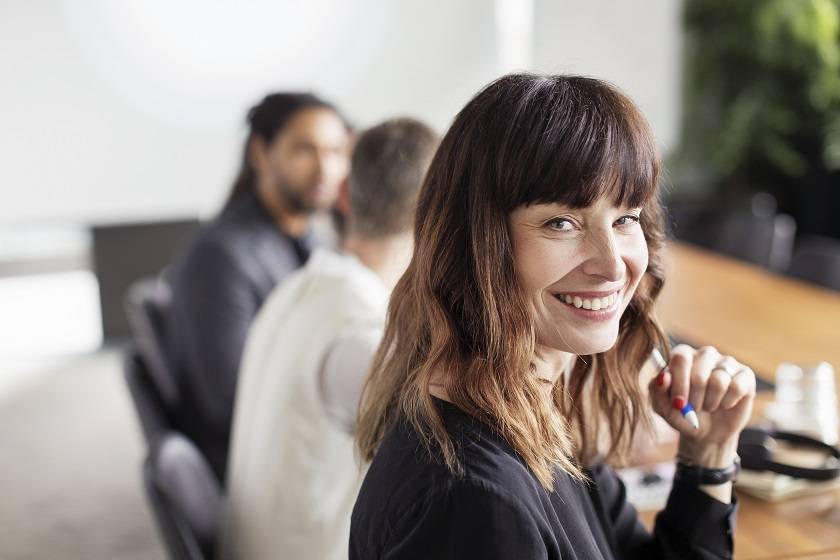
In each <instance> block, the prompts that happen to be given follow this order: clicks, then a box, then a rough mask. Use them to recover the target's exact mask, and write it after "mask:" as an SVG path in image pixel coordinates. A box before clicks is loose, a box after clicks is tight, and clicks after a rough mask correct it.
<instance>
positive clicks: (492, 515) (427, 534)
mask: <svg viewBox="0 0 840 560" xmlns="http://www.w3.org/2000/svg"><path fill="white" fill-rule="evenodd" d="M393 527H394V530H393V532H392V533H391V535H390V536H389V538H388V539H387V541H386V545H385V548H384V551H383V552H384V553H383V554H382V556H381V558H382V560H415V559H416V560H420V559H423V560H427V559H429V558H435V559H439V560H470V559H473V558H475V559H479V558H480V559H482V560H502V559H504V560H510V559H512V558H528V559H529V560H544V559H546V558H547V556H546V546H545V543H544V542H543V539H542V536H541V534H540V531H539V529H538V528H537V524H536V522H535V521H534V519H533V518H532V517H531V516H530V515H529V514H528V513H527V511H526V510H525V509H524V508H523V507H522V506H521V505H520V504H519V502H518V501H517V500H516V498H515V497H513V496H512V495H510V494H509V493H508V492H506V491H505V490H503V489H501V488H497V487H492V486H489V485H487V484H483V483H481V482H476V481H457V482H454V483H453V484H451V485H448V487H447V488H445V489H442V490H436V491H435V492H433V493H432V494H430V495H428V496H427V497H426V498H425V499H424V500H422V501H421V502H420V503H418V504H417V505H416V506H415V507H414V508H412V509H410V510H409V511H407V512H406V514H405V515H404V516H403V517H402V518H401V519H400V520H398V521H397V522H396V523H395V524H394V525H393Z"/></svg>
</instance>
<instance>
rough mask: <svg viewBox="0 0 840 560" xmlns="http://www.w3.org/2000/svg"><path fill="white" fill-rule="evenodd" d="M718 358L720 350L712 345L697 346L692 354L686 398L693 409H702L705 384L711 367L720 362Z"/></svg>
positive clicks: (704, 398)
mask: <svg viewBox="0 0 840 560" xmlns="http://www.w3.org/2000/svg"><path fill="white" fill-rule="evenodd" d="M720 359H721V357H720V352H718V351H717V349H715V348H713V347H712V346H703V347H702V348H698V349H697V351H696V352H695V354H694V360H693V361H692V363H691V377H690V378H689V383H690V387H689V390H688V400H689V402H691V404H692V405H693V406H694V409H695V410H703V404H704V402H705V400H706V386H707V384H708V382H709V377H710V376H711V372H712V368H714V367H715V364H717V363H718V362H720Z"/></svg>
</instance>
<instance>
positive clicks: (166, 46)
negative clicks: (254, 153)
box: [0, 0, 679, 225]
mask: <svg viewBox="0 0 840 560" xmlns="http://www.w3.org/2000/svg"><path fill="white" fill-rule="evenodd" d="M522 1H526V0H522ZM678 4H679V3H678V2H675V1H673V0H655V1H649V2H645V3H633V2H609V1H607V0H599V1H593V2H573V1H571V0H563V1H559V0H553V1H552V0H536V2H535V6H534V14H535V18H536V21H535V37H534V44H533V46H534V50H533V59H534V66H535V68H536V69H538V70H541V71H575V72H582V73H586V74H591V75H596V76H599V77H604V78H608V79H611V80H612V81H614V82H615V83H617V84H618V85H620V86H622V87H624V88H625V89H626V90H627V91H628V92H629V93H630V94H631V95H633V96H634V97H635V98H636V99H637V100H638V101H639V102H640V104H641V105H642V108H643V109H644V110H645V111H646V113H647V114H648V116H649V118H650V120H651V122H652V124H653V126H654V129H655V132H656V133H657V135H658V137H659V139H660V141H661V142H662V143H663V144H664V145H665V146H668V145H670V144H671V143H672V142H673V137H674V132H675V130H676V109H677V108H676V97H677V82H676V77H677V68H676V60H677V56H676V53H677V46H678V42H679V41H678V33H677V26H678V22H677V15H676V14H677V9H678ZM638 6H643V7H644V13H641V12H639V9H638V8H637V7H638ZM497 47H498V40H497V32H496V29H495V23H494V3H493V2H492V1H490V0H448V1H447V0H306V1H301V2H296V1H292V0H285V1H281V0H273V1H269V0H265V1H250V2H233V1H230V0H226V1H217V2H206V1H200V0H176V1H172V0H134V1H130V0H126V1H118V2H115V1H112V0H18V1H14V0H0V84H2V86H0V225H14V224H20V223H24V222H31V221H37V222H41V223H44V222H48V223H55V222H80V223H90V222H113V221H124V220H134V219H148V218H162V217H167V216H179V215H195V214H196V213H201V214H205V215H206V214H208V213H212V212H213V211H215V209H216V208H217V206H218V205H219V203H220V202H221V200H222V199H223V198H224V196H225V194H226V191H227V189H228V186H229V184H230V182H231V180H232V178H233V175H234V173H235V170H236V166H237V164H238V160H239V156H240V149H241V142H242V140H243V135H244V126H243V124H242V123H243V119H244V112H245V110H246V109H247V107H248V106H250V105H251V104H252V103H254V102H255V101H257V100H258V99H259V98H260V97H261V96H262V95H263V94H264V93H266V92H267V91H270V90H277V89H285V88H310V89H314V90H315V91H317V92H319V93H321V94H322V95H324V96H325V97H328V98H329V99H332V100H334V101H335V102H337V103H338V104H339V105H340V106H341V107H342V108H343V109H344V110H345V112H346V113H347V114H348V115H349V116H350V117H351V119H353V120H354V121H355V122H356V123H358V124H359V125H361V126H365V125H369V124H372V123H374V122H376V121H377V120H379V119H383V118H386V117H389V116H393V115H396V114H410V115H414V116H418V117H421V118H424V119H426V120H428V121H429V122H431V123H432V124H433V125H435V126H437V127H438V128H440V129H444V128H445V127H446V125H447V123H448V122H449V121H450V119H451V118H452V116H453V115H454V113H455V112H456V111H457V110H458V109H459V108H460V107H461V106H462V105H463V104H464V102H465V101H466V100H467V99H468V98H469V96H470V95H472V94H473V93H474V92H475V91H476V90H477V89H478V88H479V87H480V86H481V85H483V84H484V83H485V82H487V81H489V80H490V79H492V78H493V77H495V76H497V75H498V74H500V73H501V72H502V71H504V70H509V68H502V65H501V64H500V63H499V62H498V60H499V56H498V53H497Z"/></svg>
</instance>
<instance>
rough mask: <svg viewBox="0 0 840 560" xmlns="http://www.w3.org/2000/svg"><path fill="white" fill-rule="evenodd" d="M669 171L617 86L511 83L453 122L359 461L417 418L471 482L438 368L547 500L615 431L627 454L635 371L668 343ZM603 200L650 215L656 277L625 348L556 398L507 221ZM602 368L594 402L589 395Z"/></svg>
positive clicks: (640, 298) (518, 78)
mask: <svg viewBox="0 0 840 560" xmlns="http://www.w3.org/2000/svg"><path fill="white" fill-rule="evenodd" d="M659 168H660V164H659V158H658V154H657V150H656V146H655V141H654V139H653V135H652V133H651V131H650V128H649V126H648V124H647V122H646V121H645V119H644V117H643V116H642V114H641V113H640V112H639V110H638V109H637V108H636V106H635V105H634V104H633V102H632V101H631V100H630V99H629V98H628V97H627V96H626V95H624V94H623V93H621V92H620V91H619V90H618V89H616V88H615V87H614V86H611V85H610V84H607V83H606V82H603V81H600V80H596V79H592V78H585V77H578V76H538V75H533V74H513V75H509V76H504V77H502V78H500V79H498V80H496V81H494V82H492V83H491V84H489V85H488V86H487V87H485V88H484V89H483V90H482V91H480V92H479V93H478V94H477V95H476V96H475V97H474V98H473V99H472V100H471V101H470V102H469V103H468V104H467V105H466V107H464V109H463V110H462V111H461V112H460V113H459V114H458V116H457V117H456V118H455V121H454V122H453V124H452V126H451V128H450V129H449V131H448V132H447V134H446V136H445V137H444V139H443V141H442V142H441V145H440V147H439V149H438V151H437V153H436V155H435V157H434V159H433V160H432V164H431V166H430V168H429V171H428V172H427V175H426V180H425V182H424V185H423V187H422V189H421V192H420V195H419V201H418V209H417V216H416V226H415V248H414V254H413V257H412V260H411V263H410V265H409V267H408V270H407V271H406V273H405V274H404V275H403V277H402V278H401V279H400V281H399V283H398V284H397V286H396V288H395V289H394V292H393V294H392V296H391V303H390V307H389V311H388V322H387V325H386V330H385V336H384V339H383V342H382V345H381V346H380V348H379V352H378V354H377V356H376V358H375V360H374V364H373V366H372V371H371V374H370V376H369V377H368V380H367V383H366V385H365V389H364V393H363V396H362V402H361V406H360V411H359V422H358V426H357V434H356V438H357V445H358V447H359V450H360V452H361V455H362V457H363V458H365V459H371V458H372V457H373V454H374V453H375V451H376V449H377V448H378V446H379V443H380V442H381V440H382V438H383V437H384V435H385V433H386V432H387V431H388V429H390V427H391V426H392V425H393V424H394V423H395V422H397V421H399V420H400V419H405V420H407V421H409V422H411V423H412V424H413V426H414V427H415V429H416V430H417V432H418V433H419V434H420V435H421V437H423V439H424V441H425V442H426V443H427V445H428V446H429V448H430V450H431V449H432V446H434V447H436V448H438V449H440V450H441V451H442V455H443V458H444V460H445V461H446V463H447V465H448V466H449V467H450V468H451V469H452V470H453V471H454V472H460V469H461V466H460V465H459V463H458V461H457V458H456V454H455V450H454V448H453V446H452V443H451V440H450V439H449V437H448V435H447V433H446V430H445V428H444V426H443V423H442V420H441V418H440V417H439V415H438V413H437V410H436V408H435V405H434V402H433V400H432V397H431V395H430V393H429V385H430V382H431V379H432V375H433V373H435V372H443V373H444V383H445V388H446V391H447V394H448V396H449V397H450V399H451V400H452V402H453V403H455V404H456V405H457V406H458V407H459V408H461V409H462V410H464V411H465V412H467V413H469V414H471V415H473V416H475V417H477V418H479V419H480V420H482V421H484V422H486V423H488V424H490V425H491V426H493V427H494V428H495V429H496V430H497V431H498V433H499V434H500V435H501V436H502V437H504V438H505V439H506V440H507V441H508V443H509V444H510V445H511V447H512V448H513V449H514V450H515V451H516V452H517V453H518V454H519V455H520V456H522V458H523V459H524V460H525V462H526V463H527V464H528V466H529V467H530V468H531V470H532V471H533V472H534V474H535V475H536V476H537V478H538V479H539V480H540V482H541V483H542V484H543V486H544V487H545V488H547V489H550V488H552V487H553V477H554V473H555V469H556V468H558V467H559V468H561V469H563V470H565V471H566V472H567V473H569V474H571V475H572V476H575V477H578V478H583V477H584V476H583V473H582V471H581V470H580V468H579V465H580V462H581V460H582V459H585V458H586V457H589V456H591V455H592V454H593V453H594V451H593V450H594V449H595V448H596V447H597V441H598V440H599V437H600V433H599V432H600V431H601V426H602V425H603V424H604V423H606V424H607V425H608V428H609V430H608V431H609V434H610V436H611V439H610V445H611V447H610V450H609V452H610V454H614V455H616V456H618V457H620V456H622V455H623V454H624V452H625V451H626V450H627V449H629V446H630V444H631V440H632V438H633V434H634V431H635V429H636V427H637V426H639V425H642V426H649V417H648V409H647V406H646V403H645V399H644V397H643V392H642V384H641V383H640V380H639V372H640V370H641V368H642V366H643V365H644V363H645V361H646V360H647V357H648V355H649V353H650V351H651V349H652V347H653V346H654V345H658V346H664V345H663V341H664V336H663V333H662V330H661V329H660V328H659V326H658V324H657V322H656V320H655V318H654V316H653V302H654V300H655V298H656V296H657V295H658V293H659V291H660V290H661V288H662V285H663V281H664V277H663V271H662V265H661V248H662V245H663V243H664V234H663V224H662V210H661V206H660V203H659V200H658V196H657V192H658V191H657V189H658V180H659ZM605 196H606V197H610V198H611V199H612V200H613V201H614V202H615V203H616V205H627V206H633V207H642V208H644V211H643V212H642V227H643V230H644V233H645V238H646V240H647V244H648V251H649V255H650V256H649V265H648V269H647V271H646V273H645V275H644V276H643V278H642V279H641V281H640V283H639V286H638V288H637V290H636V293H635V294H634V296H633V298H632V300H631V302H630V304H629V306H628V307H627V309H626V310H625V312H624V314H623V315H622V317H621V321H620V327H619V338H618V341H617V343H616V345H615V346H614V347H613V348H612V349H610V350H609V351H607V352H604V353H602V354H598V355H596V356H591V357H590V358H591V359H588V360H586V361H583V360H581V361H578V362H577V364H576V365H575V370H574V373H573V375H572V376H570V379H571V382H570V386H569V387H564V386H563V385H562V384H561V383H558V384H557V385H556V386H555V389H554V391H553V392H552V396H551V398H546V396H545V391H544V390H543V389H542V388H541V386H540V383H539V381H538V380H537V379H536V376H534V375H533V373H532V368H531V366H532V362H531V360H532V359H533V355H534V350H535V344H536V335H535V327H534V323H533V319H532V317H531V315H530V312H529V309H528V306H527V304H526V301H525V299H524V296H523V294H522V293H521V290H520V288H519V285H518V281H517V277H516V271H515V265H514V260H513V249H512V242H511V238H510V232H509V230H508V216H509V214H510V212H511V211H513V210H514V209H515V208H517V207H519V206H522V205H528V204H534V203H549V202H559V203H563V204H566V205H569V206H572V207H578V208H581V207H586V206H589V205H591V204H592V203H594V202H595V201H596V200H598V199H600V198H601V197H605ZM594 370H597V371H598V376H597V377H595V378H594V379H592V391H591V393H590V394H589V398H590V404H591V406H589V407H587V406H584V405H581V403H582V402H583V401H582V397H583V396H584V385H585V383H586V381H587V379H589V378H590V377H592V372H593V371H594ZM572 403H578V406H573V404H572ZM587 411H588V414H589V416H588V417H587V418H586V419H584V414H587ZM584 420H586V421H585V422H584Z"/></svg>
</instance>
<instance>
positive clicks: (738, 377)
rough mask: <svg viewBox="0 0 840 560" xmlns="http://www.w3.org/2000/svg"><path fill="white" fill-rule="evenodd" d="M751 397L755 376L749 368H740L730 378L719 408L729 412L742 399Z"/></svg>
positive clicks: (753, 391)
mask: <svg viewBox="0 0 840 560" xmlns="http://www.w3.org/2000/svg"><path fill="white" fill-rule="evenodd" d="M752 395H755V374H754V373H753V371H752V370H751V369H750V368H748V367H744V366H741V369H739V370H738V371H737V372H736V373H735V375H734V376H733V377H732V380H731V381H730V383H729V388H728V389H727V391H726V394H725V395H724V396H723V398H722V399H721V401H720V408H722V409H724V410H730V409H732V408H734V407H735V406H737V405H738V404H739V403H740V402H741V400H742V399H744V397H748V396H752Z"/></svg>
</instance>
